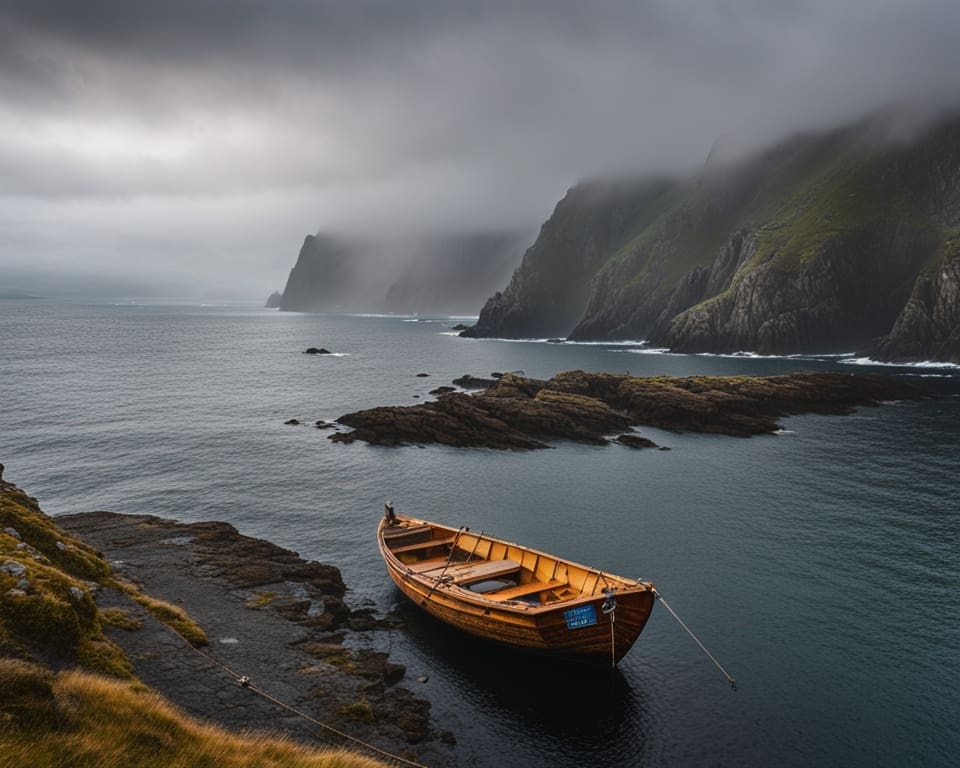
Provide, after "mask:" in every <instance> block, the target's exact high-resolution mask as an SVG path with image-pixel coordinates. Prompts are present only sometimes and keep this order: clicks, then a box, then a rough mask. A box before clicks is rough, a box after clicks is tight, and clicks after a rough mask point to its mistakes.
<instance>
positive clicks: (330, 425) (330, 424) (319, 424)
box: [313, 420, 337, 429]
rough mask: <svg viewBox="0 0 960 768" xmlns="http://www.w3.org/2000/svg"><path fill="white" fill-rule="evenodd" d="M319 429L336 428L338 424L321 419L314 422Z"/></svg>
mask: <svg viewBox="0 0 960 768" xmlns="http://www.w3.org/2000/svg"><path fill="white" fill-rule="evenodd" d="M313 426H315V427H316V428H317V429H336V427H337V425H336V424H334V423H333V422H330V421H323V420H320V421H318V422H317V423H316V424H314V425H313Z"/></svg>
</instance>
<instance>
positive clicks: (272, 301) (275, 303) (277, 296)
mask: <svg viewBox="0 0 960 768" xmlns="http://www.w3.org/2000/svg"><path fill="white" fill-rule="evenodd" d="M282 303H283V294H282V293H280V291H274V292H273V293H271V294H270V295H269V296H268V297H267V301H266V303H265V304H264V305H263V308H264V309H280V305H281V304H282Z"/></svg>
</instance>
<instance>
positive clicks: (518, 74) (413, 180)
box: [0, 0, 960, 298]
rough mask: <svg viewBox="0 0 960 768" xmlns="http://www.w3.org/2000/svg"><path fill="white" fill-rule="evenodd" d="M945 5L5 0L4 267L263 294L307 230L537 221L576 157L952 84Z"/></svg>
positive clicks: (793, 125) (13, 275) (753, 141)
mask: <svg viewBox="0 0 960 768" xmlns="http://www.w3.org/2000/svg"><path fill="white" fill-rule="evenodd" d="M958 29H960V5H958V4H957V3H955V2H951V1H949V0H918V1H916V0H915V1H913V2H906V1H905V0H903V1H901V2H884V3H876V2H867V0H853V1H852V2H848V3H843V4H839V5H838V4H836V3H832V2H825V1H821V0H811V1H810V2H773V3H771V2H760V0H730V2H716V3H698V2H692V1H690V0H679V1H678V0H673V1H672V2H665V1H663V2H659V1H655V2H609V3H603V4H600V5H594V4H589V5H588V4H584V3H576V2H567V1H566V0H560V1H557V2H545V1H544V2H509V3H508V2H502V3H500V2H471V3H451V2H440V1H439V0H437V1H436V2H417V3H403V4H400V5H398V4H396V3H389V2H378V1H371V2H351V3H335V2H306V1H303V2H298V1H294V0H289V1H287V2H277V3H270V4H266V3H257V2H252V1H251V0H240V1H238V2H231V3H221V2H212V1H207V2H199V1H191V2H187V1H186V0H175V1H174V2H167V3H163V4H133V3H128V2H121V1H120V0H113V1H110V0H106V1H104V2H95V3H83V4H78V3H74V2H68V1H67V0H62V1H60V2H57V1H56V0H50V1H49V2H44V1H43V0H30V2H16V1H13V2H10V1H4V2H0V93H2V95H3V98H2V99H0V179H2V180H3V181H2V184H0V197H2V204H0V292H2V291H3V290H5V289H12V288H22V289H25V290H40V291H46V292H54V293H56V292H62V291H65V290H72V291H75V292H79V293H85V294H90V293H97V292H100V293H107V294H115V295H131V294H136V293H150V294H166V295H181V296H193V297H204V296H205V297H208V298H261V297H264V296H265V293H266V292H268V291H269V290H270V289H273V288H278V287H281V286H282V283H283V280H284V278H285V276H286V272H287V270H288V269H289V268H290V266H291V265H292V262H293V260H294V258H295V256H296V252H297V249H298V248H299V244H300V243H301V242H302V239H303V236H304V235H305V234H306V233H308V232H315V231H318V230H330V229H333V230H337V231H348V232H350V231H353V232H358V233H365V234H371V233H374V234H376V235H377V236H380V237H385V236H386V237H389V236H390V234H391V233H394V232H396V233H400V234H402V235H404V236H410V235H415V234H418V233H422V232H433V231H438V230H440V231H456V230H462V229H466V230H470V231H477V230H483V229H487V228H489V229H502V228H506V229H517V228H519V229H527V228H533V229H535V227H536V226H537V225H538V224H539V223H540V222H541V221H543V220H544V219H545V218H546V217H547V216H548V215H549V213H550V211H551V210H552V208H553V205H554V204H555V202H556V201H557V199H559V198H560V197H561V196H562V195H563V193H564V191H565V189H566V188H567V187H569V186H570V185H571V184H573V183H575V182H576V181H577V180H578V179H580V178H583V177H586V176H597V175H603V174H624V173H634V172H644V171H676V172H683V171H687V170H689V169H691V168H694V167H696V166H697V165H698V164H699V163H701V162H702V161H703V159H704V158H705V157H706V155H707V153H708V152H709V150H710V148H711V146H713V144H714V142H715V141H717V140H718V139H721V140H723V141H732V142H735V143H736V144H737V145H738V146H741V147H748V148H749V147H758V146H760V145H763V144H766V143H769V142H771V141H773V140H776V139H777V138H779V137H781V136H784V135H786V134H788V133H793V132H795V131H798V130H803V129H816V128H823V127H829V126H832V125H835V124H838V123H841V122H845V121H848V120H851V119H855V118H857V117H859V116H861V115H864V114H866V113H869V112H871V111H874V110H877V109H880V108H885V107H888V106H890V105H898V106H900V107H903V108H906V109H907V110H909V112H910V113H911V114H912V115H918V116H919V118H923V117H925V116H929V115H931V114H936V113H937V112H938V111H940V110H942V109H944V108H946V107H951V106H953V105H954V104H955V103H956V101H957V98H956V97H957V88H956V77H955V75H956V72H957V71H960V48H958V46H956V45H955V37H956V31H957V30H958ZM919 118H918V119H919Z"/></svg>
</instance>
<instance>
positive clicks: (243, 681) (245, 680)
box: [238, 675, 250, 688]
mask: <svg viewBox="0 0 960 768" xmlns="http://www.w3.org/2000/svg"><path fill="white" fill-rule="evenodd" d="M238 682H239V683H240V687H241V688H249V687H250V678H249V677H247V676H246V675H244V676H243V677H241V678H240V680H239V681H238Z"/></svg>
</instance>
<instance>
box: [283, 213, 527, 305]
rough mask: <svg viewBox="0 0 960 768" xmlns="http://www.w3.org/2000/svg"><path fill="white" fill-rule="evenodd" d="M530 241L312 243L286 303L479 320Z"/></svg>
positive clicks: (487, 237) (494, 236)
mask: <svg viewBox="0 0 960 768" xmlns="http://www.w3.org/2000/svg"><path fill="white" fill-rule="evenodd" d="M527 242H529V235H528V234H527V233H520V232H513V231H510V232H504V231H496V232H463V233H450V234H444V235H428V236H424V237H421V238H417V239H415V240H414V239H402V238H397V239H389V238H388V239H385V240H382V241H363V240H361V239H358V238H353V237H351V238H347V237H333V236H330V235H323V234H318V235H308V236H307V237H306V239H305V240H304V241H303V246H302V247H301V249H300V253H299V255H298V257H297V263H296V264H295V266H294V267H293V269H292V270H291V271H290V276H289V278H288V279H287V284H286V287H285V288H284V290H283V293H282V294H280V295H277V294H274V295H272V296H271V297H270V299H269V302H268V306H271V305H275V306H277V307H279V308H280V309H283V310H291V311H297V312H336V311H350V312H359V311H372V312H436V313H451V314H457V313H462V314H467V313H470V314H472V313H474V312H476V311H477V309H478V308H479V307H480V305H481V304H482V302H483V300H484V299H485V298H486V297H487V296H489V295H490V292H491V291H492V290H494V289H495V287H496V286H497V285H502V284H503V282H504V281H505V280H506V279H507V278H509V276H510V273H511V272H512V271H513V270H514V268H516V266H517V264H518V263H519V261H520V256H521V254H522V252H523V248H524V246H525V245H526V243H527Z"/></svg>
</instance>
